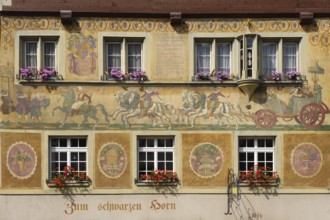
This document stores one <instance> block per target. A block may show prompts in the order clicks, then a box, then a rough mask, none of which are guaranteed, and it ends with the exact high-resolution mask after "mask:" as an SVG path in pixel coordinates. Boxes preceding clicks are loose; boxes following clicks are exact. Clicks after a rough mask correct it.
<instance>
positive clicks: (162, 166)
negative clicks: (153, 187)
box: [157, 162, 165, 170]
mask: <svg viewBox="0 0 330 220" xmlns="http://www.w3.org/2000/svg"><path fill="white" fill-rule="evenodd" d="M157 166H158V169H159V170H165V162H158V163H157Z"/></svg>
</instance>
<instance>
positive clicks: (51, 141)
mask: <svg viewBox="0 0 330 220" xmlns="http://www.w3.org/2000/svg"><path fill="white" fill-rule="evenodd" d="M50 146H51V147H58V139H57V138H52V139H51V140H50Z"/></svg>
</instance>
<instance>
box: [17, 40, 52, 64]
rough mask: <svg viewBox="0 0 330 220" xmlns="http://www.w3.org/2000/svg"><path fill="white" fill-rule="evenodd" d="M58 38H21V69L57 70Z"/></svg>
mask: <svg viewBox="0 0 330 220" xmlns="http://www.w3.org/2000/svg"><path fill="white" fill-rule="evenodd" d="M57 42H58V38H57V37H21V51H20V67H21V68H25V67H31V68H32V69H34V70H38V69H48V70H57Z"/></svg>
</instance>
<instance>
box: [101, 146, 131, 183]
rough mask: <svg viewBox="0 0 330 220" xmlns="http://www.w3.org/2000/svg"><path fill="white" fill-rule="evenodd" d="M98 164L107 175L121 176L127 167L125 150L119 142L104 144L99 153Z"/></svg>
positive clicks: (112, 176) (110, 176)
mask: <svg viewBox="0 0 330 220" xmlns="http://www.w3.org/2000/svg"><path fill="white" fill-rule="evenodd" d="M98 166H99V169H100V170H101V172H102V174H103V175H104V176H105V177H107V178H118V177H120V176H121V175H122V174H123V173H124V171H125V169H126V167H127V157H126V153H125V150H124V149H123V148H122V147H121V146H120V145H119V144H117V143H107V144H105V145H103V146H102V147H101V149H100V151H99V154H98Z"/></svg>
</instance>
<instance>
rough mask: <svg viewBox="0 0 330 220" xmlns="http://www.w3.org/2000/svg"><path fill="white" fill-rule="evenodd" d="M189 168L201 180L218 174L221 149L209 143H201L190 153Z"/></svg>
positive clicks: (221, 160) (220, 164)
mask: <svg viewBox="0 0 330 220" xmlns="http://www.w3.org/2000/svg"><path fill="white" fill-rule="evenodd" d="M189 162H190V168H191V169H192V170H193V171H194V173H195V174H196V175H197V176H199V177H201V178H211V177H214V176H216V175H217V174H219V172H220V170H221V168H222V165H223V155H222V151H221V149H220V148H219V147H218V146H216V145H214V144H211V143H202V144H199V145H197V146H195V147H194V149H193V150H192V151H191V152H190V158H189Z"/></svg>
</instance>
